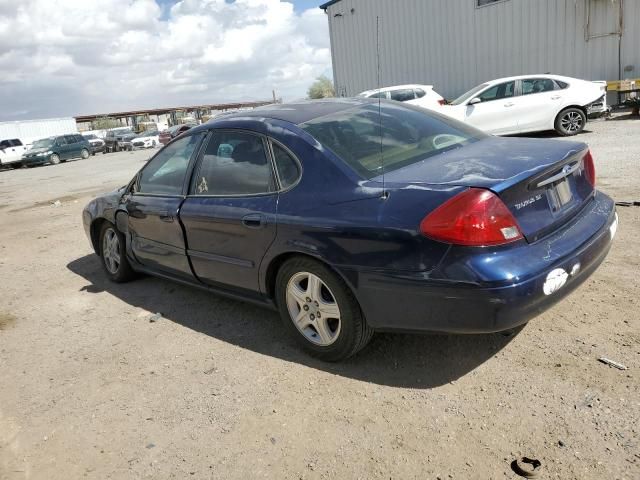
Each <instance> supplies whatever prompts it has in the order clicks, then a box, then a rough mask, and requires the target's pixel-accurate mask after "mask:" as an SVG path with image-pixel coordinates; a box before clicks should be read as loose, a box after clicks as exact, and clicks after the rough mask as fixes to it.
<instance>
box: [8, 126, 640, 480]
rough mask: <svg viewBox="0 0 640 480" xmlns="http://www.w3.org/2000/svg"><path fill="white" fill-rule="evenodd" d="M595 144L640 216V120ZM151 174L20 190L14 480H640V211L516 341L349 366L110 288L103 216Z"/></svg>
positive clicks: (195, 307) (605, 176)
mask: <svg viewBox="0 0 640 480" xmlns="http://www.w3.org/2000/svg"><path fill="white" fill-rule="evenodd" d="M579 138H580V139H581V140H584V141H586V142H588V143H589V144H590V145H591V147H592V151H593V153H594V156H595V160H596V168H597V172H598V182H599V186H600V188H601V189H602V190H604V191H605V192H607V193H609V194H610V195H612V196H613V197H614V198H615V199H616V200H640V173H638V172H639V171H640V168H639V167H640V165H639V163H640V161H639V158H640V142H638V139H639V138H640V121H636V120H629V119H624V118H622V117H617V118H616V119H614V120H611V121H606V122H604V121H600V122H593V123H590V124H589V131H588V132H587V133H585V134H583V135H581V136H580V137H579ZM149 155H150V152H149V151H140V152H133V153H119V154H111V155H97V156H95V157H91V158H90V159H88V160H86V161H75V162H69V163H66V164H61V165H58V166H46V167H39V168H35V169H23V170H15V171H3V172H0V278H1V279H2V283H1V284H0V286H1V288H2V296H1V297H0V365H1V366H2V368H0V479H2V480H4V479H11V480H13V479H27V478H28V479H65V480H66V479H69V478H89V479H106V478H118V479H119V478H167V479H173V478H176V479H184V478H205V479H218V478H219V479H236V478H237V479H246V478H277V479H296V480H297V479H325V478H338V479H351V478H354V479H355V478H362V479H372V478H380V479H383V478H384V479H389V478H392V479H413V478H415V479H435V478H440V479H450V478H461V479H467V478H483V479H489V478H494V479H497V478H507V479H512V478H513V479H515V478H519V477H517V476H516V475H515V474H514V473H513V472H512V471H511V469H510V463H511V462H512V461H513V460H514V459H515V458H517V457H519V456H522V455H526V456H530V457H533V458H537V459H539V460H540V461H541V462H542V468H543V470H544V475H543V476H542V478H559V479H563V480H565V479H599V480H600V479H629V480H630V479H637V478H640V448H639V439H640V436H639V432H638V429H639V428H640V427H639V425H640V421H639V414H640V395H639V393H640V392H639V390H640V389H639V386H640V381H639V379H640V374H639V373H638V368H639V367H640V331H639V329H638V313H639V312H640V299H639V297H638V294H639V293H640V284H639V281H638V271H639V267H640V249H639V248H638V243H637V239H638V238H639V237H640V208H637V207H629V208H624V207H620V208H619V214H620V227H619V230H618V236H617V237H616V241H615V243H614V245H613V248H612V250H611V253H610V254H609V256H608V258H607V260H606V261H605V263H604V264H603V265H602V266H601V267H600V269H599V270H598V271H597V272H596V273H595V274H594V275H593V276H592V277H591V279H590V280H589V281H587V282H586V283H585V284H583V285H582V286H581V287H580V288H579V289H578V290H576V291H575V292H574V293H573V294H572V295H570V296H569V297H568V298H567V299H566V300H565V301H563V302H561V303H560V304H559V305H557V306H555V307H554V308H553V309H551V310H549V311H548V312H546V313H545V314H543V315H541V316H540V317H538V318H536V319H535V320H533V321H532V322H530V323H529V324H528V325H527V326H526V327H525V328H523V329H521V330H520V331H518V332H516V333H514V334H512V335H511V336H505V335H502V334H494V335H478V336H446V335H440V336H426V335H425V336H408V335H377V336H376V337H374V340H373V342H372V343H371V345H370V346H369V347H368V348H367V349H365V350H364V351H363V352H362V353H361V354H359V355H358V356H356V357H355V358H353V359H351V360H349V361H347V362H344V363H342V364H337V365H333V364H325V363H322V362H319V361H316V360H313V359H311V358H309V357H307V356H306V355H304V354H303V353H301V352H300V351H299V350H298V349H297V347H296V346H295V344H293V343H292V341H291V340H290V339H289V338H288V337H287V336H286V335H285V332H284V329H283V327H281V325H280V323H279V319H278V318H277V315H276V314H274V313H272V312H270V311H265V310H262V309H260V308H258V307H254V306H250V305H246V304H243V303H239V302H235V301H231V300H226V299H223V298H219V297H216V296H213V295H210V294H207V293H205V292H202V291H198V290H193V289H189V288H186V287H182V286H180V285H177V284H174V283H171V282H168V281H164V280H159V279H154V278H148V277H147V278H142V279H140V280H137V281H135V282H134V283H130V284H127V285H115V284H111V283H108V282H107V281H105V278H104V275H103V274H102V271H101V268H100V265H99V263H98V259H97V257H96V256H95V255H94V254H93V253H92V251H91V249H90V246H89V244H88V241H87V239H86V238H85V235H84V232H83V229H82V225H81V218H80V214H81V210H82V207H83V206H84V204H85V203H86V202H87V201H88V200H89V199H90V198H91V197H93V196H95V195H96V194H99V193H100V192H103V191H108V190H111V189H113V188H115V187H118V186H120V185H122V184H124V183H126V182H127V181H128V179H129V178H131V177H132V176H133V174H134V173H135V171H137V170H138V169H139V168H140V167H141V166H142V162H143V161H144V160H145V159H146V158H148V157H149ZM56 201H59V203H55V202H56ZM154 312H161V313H162V318H160V319H158V320H157V321H153V322H151V321H150V320H149V318H150V316H151V314H152V313H154ZM600 355H605V356H607V357H609V358H611V359H614V360H617V361H619V362H622V363H624V364H625V365H627V366H628V367H629V369H628V370H626V371H621V370H617V369H614V368H611V367H608V366H606V365H604V364H602V363H599V362H598V361H597V358H598V357H599V356H600Z"/></svg>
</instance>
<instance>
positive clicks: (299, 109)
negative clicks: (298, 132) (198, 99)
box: [205, 98, 377, 126]
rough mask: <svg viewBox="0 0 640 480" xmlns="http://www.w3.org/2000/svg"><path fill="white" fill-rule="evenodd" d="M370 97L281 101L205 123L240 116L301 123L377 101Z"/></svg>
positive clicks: (223, 115) (225, 115)
mask: <svg viewBox="0 0 640 480" xmlns="http://www.w3.org/2000/svg"><path fill="white" fill-rule="evenodd" d="M376 102H377V101H376V100H372V99H369V98H325V99H322V100H301V101H297V102H292V103H279V104H273V105H266V106H264V107H258V108H254V109H253V110H245V111H240V112H231V113H225V114H222V115H218V116H217V117H215V118H213V119H211V120H210V121H209V122H207V123H206V124H205V125H209V126H210V125H211V124H213V123H216V122H218V121H227V120H231V119H239V118H271V119H274V120H282V121H284V122H289V123H293V124H295V125H300V124H302V123H306V122H308V121H310V120H313V119H315V118H319V117H324V116H325V115H331V114H334V113H338V112H341V111H344V110H349V109H351V108H355V107H358V106H361V105H369V104H373V103H376Z"/></svg>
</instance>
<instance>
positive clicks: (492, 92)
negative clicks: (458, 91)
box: [465, 81, 518, 134]
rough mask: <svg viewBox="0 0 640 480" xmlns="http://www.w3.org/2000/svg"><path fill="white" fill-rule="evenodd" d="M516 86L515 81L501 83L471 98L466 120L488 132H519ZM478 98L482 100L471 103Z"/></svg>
mask: <svg viewBox="0 0 640 480" xmlns="http://www.w3.org/2000/svg"><path fill="white" fill-rule="evenodd" d="M515 87H516V82H515V81H511V82H505V83H500V84H498V85H493V86H491V87H489V88H487V89H486V90H484V91H483V92H481V93H479V94H478V95H476V96H475V97H473V98H471V99H469V101H470V103H468V104H467V107H466V111H465V121H466V122H467V123H469V124H471V125H473V126H474V127H477V128H479V129H480V130H484V131H485V132H487V133H494V134H505V133H515V132H517V130H518V118H517V115H516V114H515V112H514V110H513V108H514V107H515V106H516V98H515V89H516V88H515ZM476 98H477V99H479V100H480V102H479V103H475V104H474V103H471V102H473V101H474V99H476Z"/></svg>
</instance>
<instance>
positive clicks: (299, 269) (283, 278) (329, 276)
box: [275, 257, 373, 362]
mask: <svg viewBox="0 0 640 480" xmlns="http://www.w3.org/2000/svg"><path fill="white" fill-rule="evenodd" d="M304 273H311V274H313V275H315V276H316V277H318V278H319V279H320V280H321V281H322V282H323V283H324V284H325V286H326V287H328V289H329V293H330V294H331V295H332V296H333V297H334V300H335V303H337V306H338V308H339V310H340V328H339V330H338V333H337V336H336V337H334V340H333V341H332V342H333V343H331V344H329V345H326V346H323V345H318V344H316V343H314V342H312V341H311V340H310V339H309V338H307V336H305V334H303V333H302V331H301V330H300V329H298V327H296V325H295V324H294V322H293V319H292V318H291V314H290V313H289V308H288V305H287V287H288V285H289V281H290V280H292V279H293V278H294V277H295V276H296V275H299V274H304ZM275 293H276V303H277V305H278V310H279V312H280V317H281V319H282V321H283V323H284V325H285V328H286V329H287V330H288V331H289V332H290V333H291V334H292V335H293V336H294V337H295V338H296V339H297V341H298V342H299V343H300V345H301V346H302V347H303V348H304V349H305V350H306V351H307V352H309V353H310V354H311V355H313V356H315V357H318V358H320V359H322V360H325V361H328V362H337V361H340V360H344V359H346V358H349V357H351V356H352V355H355V354H356V353H357V352H359V351H360V350H362V349H363V348H364V347H365V346H366V345H367V343H369V341H370V340H371V337H372V336H373V329H371V328H370V327H369V326H368V325H367V322H366V320H365V318H364V315H363V314H362V310H360V305H359V304H358V301H357V300H356V298H355V297H354V295H353V293H352V292H351V290H350V289H349V287H348V286H347V284H346V283H345V282H344V280H342V279H341V278H340V277H339V276H338V275H336V274H335V273H334V272H332V271H331V270H330V269H329V268H328V267H326V266H325V265H324V264H322V263H320V262H318V261H316V260H313V259H310V258H307V257H293V258H291V259H289V260H287V261H286V262H285V263H284V264H283V265H282V266H281V267H280V269H279V270H278V275H277V277H276V292H275Z"/></svg>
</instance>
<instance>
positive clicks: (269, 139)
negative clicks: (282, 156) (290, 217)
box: [268, 137, 303, 194]
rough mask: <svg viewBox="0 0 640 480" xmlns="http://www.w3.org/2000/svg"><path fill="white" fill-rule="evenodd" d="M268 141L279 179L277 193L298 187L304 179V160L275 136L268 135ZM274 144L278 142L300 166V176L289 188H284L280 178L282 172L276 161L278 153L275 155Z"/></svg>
mask: <svg viewBox="0 0 640 480" xmlns="http://www.w3.org/2000/svg"><path fill="white" fill-rule="evenodd" d="M268 143H269V152H270V155H271V158H272V161H273V167H274V171H275V173H276V179H277V181H278V190H277V191H276V193H278V194H280V193H286V192H288V191H290V190H293V189H294V188H296V187H297V186H298V184H299V183H300V181H301V180H302V173H303V172H302V170H303V169H302V162H301V161H300V159H299V158H298V157H297V155H296V154H295V153H293V152H292V151H291V149H290V148H288V147H287V146H285V145H283V144H282V142H279V141H278V140H276V139H275V138H272V137H268ZM273 144H276V145H277V146H278V147H279V148H281V149H282V150H284V151H285V152H286V153H287V154H288V155H289V156H290V157H291V158H292V159H293V161H294V163H295V164H296V165H297V167H298V177H297V178H296V181H295V182H293V183H292V184H291V185H290V186H288V187H287V188H282V181H281V180H280V173H279V172H278V164H277V163H276V155H275V152H274V151H273Z"/></svg>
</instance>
